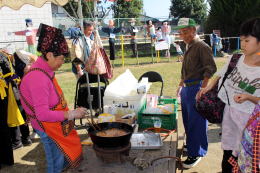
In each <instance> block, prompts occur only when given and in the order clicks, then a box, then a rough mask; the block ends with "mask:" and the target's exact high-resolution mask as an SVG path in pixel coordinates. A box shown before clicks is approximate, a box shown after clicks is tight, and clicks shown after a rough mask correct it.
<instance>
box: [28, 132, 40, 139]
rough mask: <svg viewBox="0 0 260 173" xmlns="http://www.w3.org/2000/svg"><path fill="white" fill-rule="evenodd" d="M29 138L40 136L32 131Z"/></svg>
mask: <svg viewBox="0 0 260 173" xmlns="http://www.w3.org/2000/svg"><path fill="white" fill-rule="evenodd" d="M30 138H31V139H38V138H40V136H39V135H38V134H37V133H35V132H33V133H32V134H31V136H30Z"/></svg>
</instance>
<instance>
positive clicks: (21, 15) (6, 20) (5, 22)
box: [0, 2, 53, 52]
mask: <svg viewBox="0 0 260 173" xmlns="http://www.w3.org/2000/svg"><path fill="white" fill-rule="evenodd" d="M26 18H31V19H32V21H33V28H38V27H39V24H40V23H45V24H48V25H51V26H52V25H53V20H52V9H51V3H49V2H48V3H46V4H44V5H43V6H42V7H41V8H37V7H33V6H31V5H24V6H22V7H21V8H20V9H19V10H12V9H10V8H9V7H2V8H0V48H2V47H5V46H6V45H8V44H9V43H11V46H9V47H8V50H10V51H11V52H13V51H14V50H15V49H19V48H22V49H26V48H27V44H26V41H25V36H15V35H14V34H12V35H8V32H15V31H22V30H24V29H26V25H25V19H26Z"/></svg>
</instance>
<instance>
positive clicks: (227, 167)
mask: <svg viewBox="0 0 260 173" xmlns="http://www.w3.org/2000/svg"><path fill="white" fill-rule="evenodd" d="M232 156H233V155H232V150H224V153H223V159H222V163H221V167H222V173H232V168H233V166H232V165H231V164H230V163H229V162H228V159H229V158H230V157H232ZM233 157H234V156H233Z"/></svg>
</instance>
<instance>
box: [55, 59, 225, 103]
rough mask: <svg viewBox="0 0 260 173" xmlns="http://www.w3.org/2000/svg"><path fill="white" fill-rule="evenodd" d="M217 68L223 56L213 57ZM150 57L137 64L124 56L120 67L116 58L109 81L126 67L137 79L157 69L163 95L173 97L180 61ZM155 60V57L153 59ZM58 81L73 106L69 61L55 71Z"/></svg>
mask: <svg viewBox="0 0 260 173" xmlns="http://www.w3.org/2000/svg"><path fill="white" fill-rule="evenodd" d="M215 61H216V64H217V67H218V69H219V68H221V67H222V66H223V65H224V63H225V62H226V59H225V58H215ZM151 62H152V58H151V57H146V58H139V65H136V64H137V60H136V58H125V66H124V67H122V65H121V64H122V60H121V59H116V60H115V61H114V67H115V68H114V77H113V78H112V79H110V80H109V82H110V83H111V82H112V81H113V80H114V79H115V78H116V77H117V76H119V75H120V74H122V73H123V72H124V71H125V70H126V69H130V70H131V72H132V73H133V75H134V76H135V77H136V78H137V79H138V78H139V77H140V76H141V75H142V74H143V73H145V72H147V71H157V72H159V73H160V74H161V75H162V77H163V79H164V90H163V95H165V96H173V97H175V92H176V89H177V87H178V83H179V80H180V71H181V63H179V62H176V58H175V57H174V58H171V60H170V62H168V59H166V58H164V57H161V59H160V62H159V63H154V64H152V63H151ZM155 62H156V59H155ZM56 77H57V79H58V82H59V84H60V86H61V88H62V90H63V92H64V95H65V98H66V99H67V101H68V104H69V107H70V108H73V106H74V96H75V88H76V78H75V76H74V74H73V73H72V72H71V63H65V64H63V66H62V67H61V68H60V69H59V71H57V72H56ZM160 87H161V84H160V83H154V84H153V85H152V86H151V89H150V93H153V94H159V93H160Z"/></svg>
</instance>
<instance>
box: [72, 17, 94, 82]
mask: <svg viewBox="0 0 260 173" xmlns="http://www.w3.org/2000/svg"><path fill="white" fill-rule="evenodd" d="M83 28H84V35H83V36H82V35H80V36H77V37H75V38H74V39H73V41H72V50H71V62H72V72H73V73H74V74H75V76H76V78H77V79H79V78H80V77H81V76H82V75H83V70H84V68H85V64H86V62H87V60H88V58H89V56H90V52H91V49H92V45H93V42H94V34H93V31H94V25H93V23H91V22H88V21H86V20H84V21H83ZM77 32H80V31H77ZM76 35H79V33H77V34H76Z"/></svg>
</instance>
